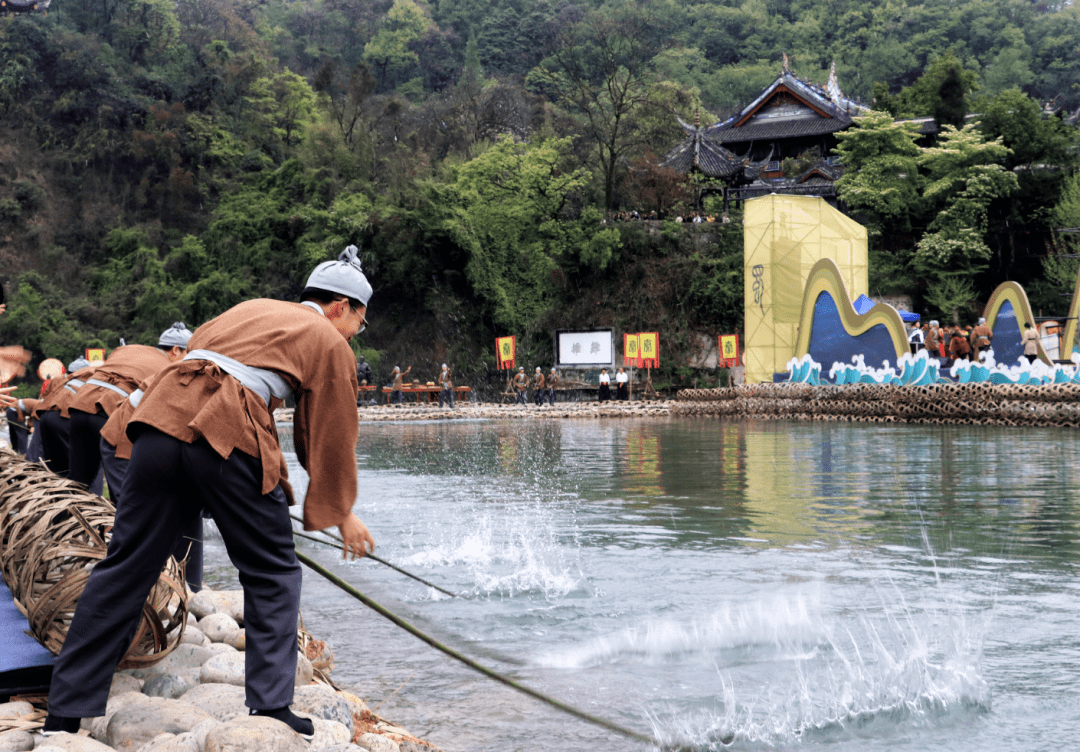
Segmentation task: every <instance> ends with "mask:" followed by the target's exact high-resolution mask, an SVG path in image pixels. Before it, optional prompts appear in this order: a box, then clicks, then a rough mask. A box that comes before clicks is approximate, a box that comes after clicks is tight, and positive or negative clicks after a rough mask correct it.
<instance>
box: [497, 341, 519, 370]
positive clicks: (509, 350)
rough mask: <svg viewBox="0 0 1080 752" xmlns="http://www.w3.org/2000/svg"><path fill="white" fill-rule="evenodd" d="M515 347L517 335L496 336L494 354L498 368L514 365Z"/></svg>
mask: <svg viewBox="0 0 1080 752" xmlns="http://www.w3.org/2000/svg"><path fill="white" fill-rule="evenodd" d="M516 349H517V337H496V338H495V355H496V359H497V360H498V362H499V370H500V371H501V370H503V369H505V368H513V367H514V352H515V350H516Z"/></svg>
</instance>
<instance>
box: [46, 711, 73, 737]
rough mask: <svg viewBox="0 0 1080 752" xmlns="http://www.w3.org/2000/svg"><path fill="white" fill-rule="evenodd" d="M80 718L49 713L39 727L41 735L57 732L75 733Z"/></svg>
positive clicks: (53, 734) (54, 734)
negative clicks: (42, 724) (43, 723)
mask: <svg viewBox="0 0 1080 752" xmlns="http://www.w3.org/2000/svg"><path fill="white" fill-rule="evenodd" d="M80 723H82V718H67V717H65V716H62V715H53V714H52V713H49V715H48V717H47V718H46V719H45V725H44V726H42V727H41V735H42V736H56V735H57V734H77V733H79V724H80Z"/></svg>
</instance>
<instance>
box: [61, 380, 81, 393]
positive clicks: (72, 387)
mask: <svg viewBox="0 0 1080 752" xmlns="http://www.w3.org/2000/svg"><path fill="white" fill-rule="evenodd" d="M85 384H86V382H85V381H83V380H82V379H72V380H71V381H69V382H68V383H66V384H64V388H65V389H67V390H68V391H69V392H71V393H72V394H78V393H79V389H81V388H82V387H83V386H84V385H85Z"/></svg>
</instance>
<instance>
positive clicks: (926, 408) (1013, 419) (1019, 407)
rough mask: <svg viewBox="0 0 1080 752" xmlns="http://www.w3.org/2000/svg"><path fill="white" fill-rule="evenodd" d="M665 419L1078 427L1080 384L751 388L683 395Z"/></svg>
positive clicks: (691, 390)
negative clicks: (675, 417) (680, 416)
mask: <svg viewBox="0 0 1080 752" xmlns="http://www.w3.org/2000/svg"><path fill="white" fill-rule="evenodd" d="M671 412H672V415H701V416H725V417H733V418H749V419H754V420H779V419H791V420H820V421H843V422H849V421H861V422H868V423H925V424H931V425H976V424H978V425H1001V426H1066V427H1071V428H1076V427H1080V384H1052V385H1046V386H1026V385H1019V384H989V383H980V384H931V385H927V386H897V385H894V384H851V385H847V386H832V385H821V386H811V385H808V384H751V385H742V386H736V387H731V388H718V389H685V390H683V391H680V392H679V393H678V394H677V395H676V402H675V404H674V406H673V408H672V411H671Z"/></svg>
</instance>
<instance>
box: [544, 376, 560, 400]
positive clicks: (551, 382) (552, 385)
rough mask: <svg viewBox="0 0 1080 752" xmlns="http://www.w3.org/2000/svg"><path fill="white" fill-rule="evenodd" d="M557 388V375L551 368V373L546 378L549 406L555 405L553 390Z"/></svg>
mask: <svg viewBox="0 0 1080 752" xmlns="http://www.w3.org/2000/svg"><path fill="white" fill-rule="evenodd" d="M558 386H559V375H558V374H557V373H555V369H554V368H552V369H551V373H549V374H548V377H547V393H548V404H549V405H554V404H555V389H556V388H557V387H558Z"/></svg>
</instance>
